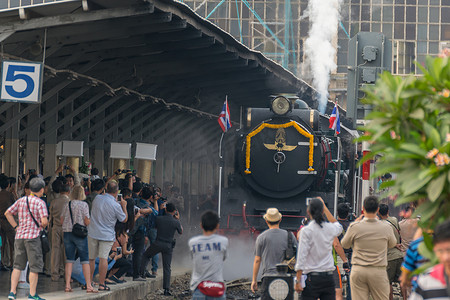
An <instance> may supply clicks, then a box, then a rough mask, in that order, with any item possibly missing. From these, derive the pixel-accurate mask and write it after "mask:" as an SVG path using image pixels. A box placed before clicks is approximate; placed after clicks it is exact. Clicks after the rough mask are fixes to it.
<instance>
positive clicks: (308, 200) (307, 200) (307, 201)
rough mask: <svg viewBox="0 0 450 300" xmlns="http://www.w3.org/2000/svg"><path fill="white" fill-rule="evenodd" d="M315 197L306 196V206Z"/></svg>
mask: <svg viewBox="0 0 450 300" xmlns="http://www.w3.org/2000/svg"><path fill="white" fill-rule="evenodd" d="M312 199H313V198H306V206H308V205H309V203H311V200H312Z"/></svg>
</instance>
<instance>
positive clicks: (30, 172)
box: [28, 169, 36, 174]
mask: <svg viewBox="0 0 450 300" xmlns="http://www.w3.org/2000/svg"><path fill="white" fill-rule="evenodd" d="M28 173H29V174H34V173H36V170H35V169H29V170H28Z"/></svg>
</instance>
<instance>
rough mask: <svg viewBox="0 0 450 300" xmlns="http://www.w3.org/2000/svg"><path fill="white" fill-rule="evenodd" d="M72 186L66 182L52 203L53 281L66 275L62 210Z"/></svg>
mask: <svg viewBox="0 0 450 300" xmlns="http://www.w3.org/2000/svg"><path fill="white" fill-rule="evenodd" d="M69 193H70V187H69V185H67V184H65V185H63V186H62V187H61V189H60V193H59V197H57V198H55V199H53V201H52V203H51V204H50V226H52V231H51V232H52V233H51V237H52V244H51V245H52V251H51V253H52V255H51V275H52V281H58V279H59V276H60V274H62V275H63V276H64V263H65V261H64V257H65V255H64V252H65V251H64V236H63V231H62V224H61V212H62V210H63V208H64V206H65V205H66V203H68V202H69Z"/></svg>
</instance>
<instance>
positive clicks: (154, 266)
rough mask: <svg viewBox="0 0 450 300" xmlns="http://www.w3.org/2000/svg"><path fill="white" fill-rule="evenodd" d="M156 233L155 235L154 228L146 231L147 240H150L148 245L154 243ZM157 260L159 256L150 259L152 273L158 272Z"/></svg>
mask: <svg viewBox="0 0 450 300" xmlns="http://www.w3.org/2000/svg"><path fill="white" fill-rule="evenodd" d="M156 233H157V230H156V228H150V230H149V231H148V239H149V240H150V245H151V244H153V243H154V242H155V241H156ZM158 259H159V254H156V255H155V256H153V257H152V271H153V272H156V271H157V270H158Z"/></svg>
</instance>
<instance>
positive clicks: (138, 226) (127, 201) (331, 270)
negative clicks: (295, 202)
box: [0, 166, 450, 300]
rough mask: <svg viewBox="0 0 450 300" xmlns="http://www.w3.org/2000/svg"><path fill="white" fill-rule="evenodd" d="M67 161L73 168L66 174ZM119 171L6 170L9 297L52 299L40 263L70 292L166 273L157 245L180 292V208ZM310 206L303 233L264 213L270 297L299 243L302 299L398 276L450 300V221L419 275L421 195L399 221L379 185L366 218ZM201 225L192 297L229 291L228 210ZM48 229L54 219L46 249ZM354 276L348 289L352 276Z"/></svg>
mask: <svg viewBox="0 0 450 300" xmlns="http://www.w3.org/2000/svg"><path fill="white" fill-rule="evenodd" d="M64 169H67V170H68V171H70V173H68V174H66V175H65V176H61V173H62V172H63V170H64ZM119 175H121V172H120V171H117V172H116V173H115V174H114V175H113V176H112V177H110V178H105V179H106V180H104V179H102V178H100V177H98V176H97V175H96V174H94V175H93V176H91V177H90V178H88V180H83V181H84V182H83V183H84V184H83V185H82V184H80V176H79V175H78V173H77V171H76V170H74V169H73V168H71V167H64V166H60V167H59V168H58V169H57V170H56V171H55V174H54V175H53V176H52V177H50V178H45V179H43V178H42V176H39V175H37V174H33V172H30V173H29V174H27V176H25V178H23V179H24V180H23V182H19V184H16V182H15V181H14V180H13V178H8V177H6V176H5V175H3V174H0V188H1V190H0V235H1V240H2V248H1V263H2V268H4V269H8V270H10V271H11V289H10V293H9V295H8V299H16V295H17V288H27V289H29V291H30V293H29V299H36V300H43V299H42V298H41V297H40V296H39V295H38V294H37V291H36V287H37V283H38V277H39V274H40V273H44V274H46V275H47V276H50V277H51V280H53V281H59V280H61V278H64V280H65V292H67V293H70V292H72V291H73V288H72V282H73V281H76V282H78V283H79V284H80V285H81V288H82V289H84V290H86V292H87V293H98V292H99V291H109V290H110V287H109V285H112V284H121V283H123V282H125V277H126V276H130V277H131V278H132V280H133V281H146V280H147V279H148V278H155V277H156V275H157V272H158V255H159V254H161V256H162V266H163V294H164V295H166V296H170V295H172V292H171V290H170V277H171V261H172V254H173V249H174V247H175V239H174V236H175V234H176V233H178V234H182V233H183V227H182V226H181V223H180V220H179V219H180V212H179V211H178V210H177V207H176V205H175V204H174V203H172V202H169V201H167V200H166V199H164V198H163V197H162V193H161V189H160V188H158V187H156V186H154V185H148V184H145V183H142V182H141V181H140V180H139V178H137V177H136V176H135V175H134V174H133V173H131V172H126V175H125V179H121V180H119V179H118V177H119ZM17 187H18V188H17ZM307 213H308V216H307V218H305V219H304V220H303V222H302V226H301V227H300V228H299V231H298V234H297V238H296V237H295V236H294V235H293V234H292V233H290V232H288V231H286V230H282V229H280V222H281V219H282V215H281V214H280V212H279V211H278V209H277V208H269V209H267V211H266V214H265V215H264V216H263V218H264V220H265V222H266V224H267V226H268V230H266V231H264V232H263V233H261V234H260V235H259V236H258V237H257V239H256V244H255V258H254V263H253V275H252V282H251V290H252V291H253V292H257V291H258V290H261V292H262V296H261V299H262V300H265V299H271V298H270V297H269V296H268V295H269V293H268V288H269V283H270V282H269V279H270V278H271V276H276V275H277V274H279V269H277V265H278V264H279V263H281V262H283V261H286V258H287V253H288V252H289V251H290V250H291V249H290V248H291V247H292V248H293V249H294V248H295V249H296V250H295V252H296V263H295V266H293V269H294V270H295V283H294V288H295V290H296V291H297V292H298V293H299V294H300V295H301V296H300V298H301V299H305V300H313V299H314V300H316V299H321V300H327V299H333V300H334V299H336V300H341V299H344V294H346V298H347V299H352V298H353V299H355V300H358V299H364V300H365V299H370V298H369V297H371V299H373V300H387V299H393V294H394V293H393V288H392V286H393V283H394V282H397V281H400V283H401V294H402V297H403V299H408V298H409V299H414V300H418V299H419V300H420V299H449V296H450V289H449V287H450V285H449V277H450V220H447V221H445V222H443V223H442V224H441V225H439V226H438V227H437V228H436V229H435V231H434V232H427V235H428V236H432V237H433V243H434V252H435V254H436V256H437V258H438V259H439V264H437V265H436V266H435V267H433V268H432V269H430V270H428V271H427V272H425V273H423V274H422V275H420V276H417V275H416V274H415V273H414V271H415V270H417V269H418V268H420V266H421V265H423V264H424V263H426V262H427V259H426V258H425V257H424V256H422V255H421V254H420V252H419V248H420V245H421V242H423V240H424V238H423V234H422V231H421V229H420V228H418V218H417V217H413V214H414V207H413V206H408V207H406V208H405V209H404V210H403V211H402V212H401V217H402V220H401V221H399V220H398V219H397V218H396V217H394V216H391V215H390V206H389V205H387V204H386V203H385V202H383V201H382V203H380V201H379V200H378V198H377V197H376V196H369V197H367V198H366V199H364V202H363V212H362V214H361V215H360V216H359V217H358V218H356V217H355V216H353V215H350V208H349V207H348V205H346V204H339V205H338V207H337V218H335V217H334V216H333V215H332V214H331V213H330V211H329V210H328V208H327V206H326V205H325V203H324V201H323V200H322V199H321V198H320V197H317V198H311V199H309V203H308V208H307ZM201 228H202V230H203V234H202V235H200V236H196V237H193V238H191V239H190V240H189V249H190V252H191V255H192V259H193V263H194V264H193V273H192V278H191V290H192V292H193V299H194V300H209V299H226V293H225V285H224V280H223V274H222V270H223V264H224V260H225V258H226V253H227V248H228V239H227V238H226V237H223V236H220V235H218V234H216V232H217V230H218V228H219V216H218V215H217V214H216V213H214V212H213V211H207V212H206V213H204V214H203V215H202V216H201ZM43 229H48V237H49V240H50V250H49V252H48V253H46V252H45V249H44V248H45V247H44V244H45V243H44V242H43V240H44V238H45V234H46V231H44V230H43ZM338 258H340V260H341V261H340V262H339V259H338ZM291 261H292V260H291ZM340 266H341V268H340ZM27 269H29V284H28V283H27V281H26V274H27ZM260 269H261V270H262V272H261V273H262V284H261V286H259V287H258V274H259V271H260ZM97 274H98V279H97V277H96V275H97ZM348 275H349V284H347V291H346V293H344V291H343V280H342V278H343V276H348ZM268 278H269V279H268Z"/></svg>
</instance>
